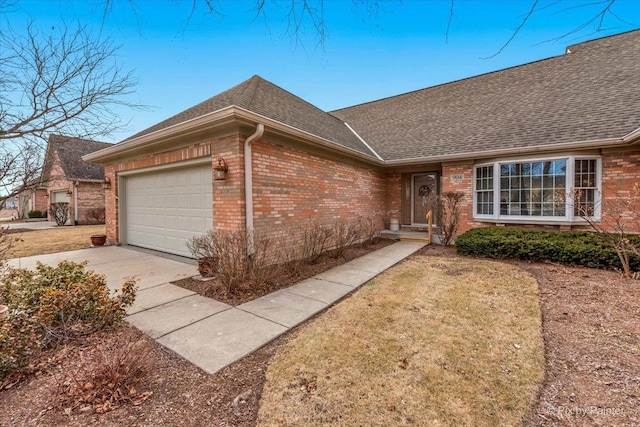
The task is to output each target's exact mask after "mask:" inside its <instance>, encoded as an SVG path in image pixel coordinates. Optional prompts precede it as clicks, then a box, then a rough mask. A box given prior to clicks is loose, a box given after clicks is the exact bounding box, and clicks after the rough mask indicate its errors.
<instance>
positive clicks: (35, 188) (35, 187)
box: [15, 178, 49, 218]
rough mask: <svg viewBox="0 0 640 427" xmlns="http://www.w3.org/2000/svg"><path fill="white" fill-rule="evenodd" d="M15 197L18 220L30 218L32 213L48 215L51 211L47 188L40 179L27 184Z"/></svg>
mask: <svg viewBox="0 0 640 427" xmlns="http://www.w3.org/2000/svg"><path fill="white" fill-rule="evenodd" d="M15 197H16V200H17V208H16V209H17V217H18V218H28V217H29V212H31V211H40V213H41V214H42V215H46V213H47V210H48V209H49V203H48V200H47V186H46V184H43V183H42V181H41V179H40V178H38V179H35V180H33V181H31V182H29V183H27V185H25V186H24V188H23V189H22V190H21V191H20V192H19V193H18V194H17V195H16V196H15Z"/></svg>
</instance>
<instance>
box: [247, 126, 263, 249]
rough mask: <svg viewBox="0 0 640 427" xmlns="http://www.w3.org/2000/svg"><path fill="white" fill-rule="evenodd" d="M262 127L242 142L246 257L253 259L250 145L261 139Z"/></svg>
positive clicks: (257, 127) (257, 128) (258, 127)
mask: <svg viewBox="0 0 640 427" xmlns="http://www.w3.org/2000/svg"><path fill="white" fill-rule="evenodd" d="M263 133H264V125H263V124H262V123H258V124H257V125H256V131H255V132H254V133H253V135H251V136H250V137H248V138H247V139H245V140H244V200H245V205H244V206H245V218H246V223H245V224H246V230H247V256H248V257H249V258H253V252H254V251H253V174H252V163H251V157H252V156H251V143H252V142H253V141H254V140H256V139H258V138H260V137H262V134H263Z"/></svg>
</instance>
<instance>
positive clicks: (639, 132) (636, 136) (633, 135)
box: [622, 127, 640, 142]
mask: <svg viewBox="0 0 640 427" xmlns="http://www.w3.org/2000/svg"><path fill="white" fill-rule="evenodd" d="M622 140H623V141H625V142H633V141H635V142H637V141H638V140H640V127H639V128H638V129H636V130H633V131H631V132H629V133H628V134H626V135H625V136H623V137H622Z"/></svg>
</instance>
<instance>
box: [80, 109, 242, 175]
mask: <svg viewBox="0 0 640 427" xmlns="http://www.w3.org/2000/svg"><path fill="white" fill-rule="evenodd" d="M233 115H234V106H230V107H225V108H222V109H220V110H216V111H213V112H211V113H207V114H204V115H202V116H199V117H196V118H194V119H190V120H187V121H184V122H180V123H178V124H175V125H172V126H169V127H166V128H164V129H159V130H157V131H155V132H151V133H148V134H145V135H141V136H139V137H137V138H134V139H131V140H125V141H123V142H120V143H118V144H115V145H113V146H111V147H107V148H103V149H102V150H99V151H95V152H93V153H90V154H86V155H84V156H82V160H84V161H85V162H98V163H99V162H100V160H103V159H104V158H106V157H110V156H114V155H118V154H122V153H126V152H127V151H132V150H135V149H136V148H141V147H144V146H148V145H153V144H154V143H155V142H158V141H159V140H162V139H165V138H168V137H171V136H175V135H176V134H179V133H181V132H185V131H189V130H193V129H196V128H206V127H207V125H209V126H212V125H214V124H215V122H217V121H219V120H221V119H225V118H228V117H232V116H233Z"/></svg>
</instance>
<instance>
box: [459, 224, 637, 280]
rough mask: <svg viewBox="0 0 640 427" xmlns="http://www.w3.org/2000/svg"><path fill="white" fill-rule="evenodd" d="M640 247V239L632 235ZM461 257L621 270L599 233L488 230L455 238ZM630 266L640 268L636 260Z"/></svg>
mask: <svg viewBox="0 0 640 427" xmlns="http://www.w3.org/2000/svg"><path fill="white" fill-rule="evenodd" d="M631 239H632V240H634V241H635V242H637V243H639V244H640V236H632V237H631ZM456 250H457V252H458V253H459V254H460V255H470V256H479V257H485V258H497V259H507V258H515V259H521V260H527V261H551V262H557V263H560V264H567V265H577V266H583V267H591V268H600V269H609V270H611V269H613V270H617V269H621V268H622V265H621V264H620V259H619V258H618V255H617V254H616V252H615V251H614V250H613V248H612V247H611V246H609V245H608V244H607V243H606V242H605V241H604V240H603V239H602V238H601V237H600V235H598V234H595V233H591V232H586V231H546V230H529V229H523V228H516V227H489V228H476V229H473V230H469V231H467V232H466V233H464V234H462V235H461V236H459V237H458V238H457V239H456ZM631 267H632V269H633V270H634V271H637V270H638V269H640V259H639V258H638V257H633V258H632V260H631Z"/></svg>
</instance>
